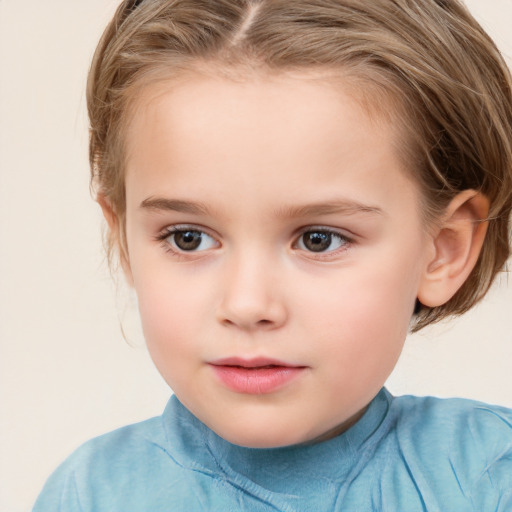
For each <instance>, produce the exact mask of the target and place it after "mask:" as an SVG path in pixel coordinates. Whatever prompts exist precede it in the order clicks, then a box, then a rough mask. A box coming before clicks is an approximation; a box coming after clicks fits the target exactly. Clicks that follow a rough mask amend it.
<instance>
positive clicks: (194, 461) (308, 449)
mask: <svg viewBox="0 0 512 512" xmlns="http://www.w3.org/2000/svg"><path fill="white" fill-rule="evenodd" d="M391 400H392V396H391V395H390V394H389V392H388V391H387V390H386V389H384V388H383V389H382V390H381V391H380V392H379V393H378V394H377V396H376V397H375V398H374V399H373V400H372V402H371V403H370V404H369V406H368V409H367V410H366V412H365V413H364V415H363V416H362V417H361V419H360V420H359V421H358V422H357V423H355V424H354V425H353V426H352V427H350V428H349V429H348V430H346V431H345V432H343V433H342V434H340V435H338V436H337V437H335V438H333V439H329V440H327V441H322V442H319V443H315V444H303V445H292V446H286V447H280V448H246V447H242V446H237V445H234V444H232V443H229V442H228V441H226V440H224V439H222V438H221V437H219V436H218V435H217V434H215V433H214V432H213V431H212V430H210V429H209V428H208V427H207V426H206V425H204V424H203V423H202V422H201V421H199V420H198V419H197V418H196V417H195V416H193V415H192V414H191V413H190V412H189V411H188V410H187V409H186V408H185V407H184V406H183V405H182V404H181V403H180V402H179V401H178V399H177V398H176V397H175V396H173V397H172V398H171V400H170V401H169V404H168V405H167V407H166V409H165V411H164V414H163V421H164V428H165V431H166V435H167V441H168V446H167V447H166V450H167V451H168V452H169V454H170V455H171V456H172V457H173V458H174V459H175V460H176V461H177V462H178V463H179V464H180V465H183V466H184V467H188V468H189V469H191V470H196V471H202V472H206V473H210V472H211V474H212V475H217V476H221V477H222V478H224V479H226V480H229V481H231V482H232V483H233V484H235V485H238V486H242V487H243V488H246V489H248V491H251V488H253V490H254V489H256V488H259V489H265V490H266V491H268V492H271V493H280V494H286V495H288V496H293V497H298V496H308V495H309V494H308V493H309V491H308V487H309V486H313V487H314V489H315V493H318V492H319V489H320V490H321V489H322V488H324V487H325V491H326V492H328V489H329V488H330V487H332V486H336V487H337V488H339V486H340V484H341V483H342V482H343V481H344V480H345V478H346V476H347V475H348V474H349V472H350V471H351V470H353V469H354V468H355V467H356V466H358V465H361V464H365V463H366V457H365V455H364V448H365V444H366V443H367V442H368V441H369V439H370V438H372V443H371V444H372V446H373V445H374V444H375V443H374V442H373V441H376V439H375V438H376V437H379V438H380V435H379V434H378V431H379V429H380V430H381V431H382V432H381V435H382V434H383V433H384V431H386V430H387V429H386V428H381V427H383V426H384V423H385V419H386V413H387V412H388V410H389V406H390V403H391Z"/></svg>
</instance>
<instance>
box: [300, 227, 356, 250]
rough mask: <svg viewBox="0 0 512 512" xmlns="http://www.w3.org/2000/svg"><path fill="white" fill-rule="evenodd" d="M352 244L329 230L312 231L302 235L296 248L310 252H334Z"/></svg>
mask: <svg viewBox="0 0 512 512" xmlns="http://www.w3.org/2000/svg"><path fill="white" fill-rule="evenodd" d="M349 243H350V240H349V239H348V238H347V237H345V236H343V235H342V234H341V233H337V232H336V231H331V230H329V229H310V230H308V231H305V232H304V233H302V234H301V235H300V237H299V239H298V240H297V242H296V247H297V248H298V249H301V250H303V251H309V252H334V251H336V250H337V249H340V248H342V247H343V246H345V245H347V244H349Z"/></svg>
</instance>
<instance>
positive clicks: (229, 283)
mask: <svg viewBox="0 0 512 512" xmlns="http://www.w3.org/2000/svg"><path fill="white" fill-rule="evenodd" d="M143 99H144V101H142V103H141V108H139V109H138V111H137V113H136V114H135V115H134V118H133V120H132V122H131V123H130V128H129V133H128V135H127V148H128V166H127V175H126V191H127V217H126V219H127V220H126V222H127V224H126V230H127V245H128V253H129V271H128V274H129V278H130V279H131V280H132V281H133V284H134V286H135V289H136V292H137V295H138V300H139V307H140V313H141V317H142V324H143V328H144V333H145V336H146V341H147V345H148V347H149V351H150V353H151V356H152V358H153V360H154V362H155V364H156V366H157V367H158V369H159V371H160V372H161V374H162V375H163V377H164V378H165V380H166V381H167V382H168V383H169V385H170V386H171V388H172V389H173V390H174V391H175V393H176V394H177V396H178V397H179V398H180V400H181V401H182V403H183V404H184V405H185V406H186V407H188V408H189V409H190V410H191V411H192V412H193V413H194V414H195V415H196V416H197V417H198V418H199V419H201V420H202V421H203V422H204V423H206V424H207V425H208V426H209V427H210V428H212V429H213V430H214V431H216V432H217V433H218V434H219V435H221V436H222V437H224V438H225V439H227V440H228V441H231V442H233V443H236V444H242V445H246V446H254V447H264V446H266V447H270V446H279V445H287V444H295V443H301V442H307V441H311V440H315V439H325V438H328V437H330V436H333V435H335V434H336V433H338V432H340V431H343V430H344V429H346V428H347V427H348V426H349V425H350V424H351V423H352V422H354V421H355V420H356V419H357V418H358V417H359V416H360V415H361V414H362V412H364V409H365V406H366V405H367V404H368V402H369V401H370V400H371V399H372V398H373V397H374V395H375V394H376V393H377V392H378V390H379V389H380V388H381V386H382V385H383V384H384V382H385V380H386V378H387V377H388V375H389V374H390V372H391V371H392V369H393V367H394V365H395V363H396V361H397V358H398V356H399V354H400V351H401V349H402V345H403V343H404V339H405V336H406V333H407V330H408V325H409V321H410V318H411V315H412V311H413V308H414V303H415V298H416V296H417V292H418V287H419V286H420V282H421V279H422V274H423V272H424V269H425V267H426V265H427V263H426V262H427V260H428V253H429V248H430V247H431V243H430V244H429V239H428V236H427V235H426V234H425V232H426V230H425V229H424V228H425V226H424V225H423V223H422V219H421V212H420V206H419V205H420V200H419V197H420V194H419V191H418V189H417V187H416V186H415V185H414V184H413V183H412V181H411V180H410V179H409V178H408V177H407V173H406V172H405V171H404V170H403V169H402V167H401V163H400V161H399V158H398V156H397V153H396V151H395V148H394V142H395V137H396V135H397V134H396V133H395V131H394V130H393V127H392V126H389V125H387V124H385V123H384V122H377V121H376V120H373V121H371V120H370V119H369V117H368V116H367V114H366V113H365V111H364V110H362V109H361V108H360V107H359V105H358V103H357V102H356V101H355V100H354V99H352V98H351V97H350V96H349V95H347V94H345V93H344V92H343V91H342V90H340V87H339V86H338V87H334V86H329V85H328V84H327V83H323V82H322V83H321V82H318V81H317V82H314V81H312V80H306V79H304V78H302V79H300V78H292V77H280V78H273V79H270V78H261V80H258V81H257V80H254V81H247V82H246V83H236V82H234V81H229V80H227V79H221V78H213V77H212V78H208V77H205V76H201V77H200V76H197V77H196V78H191V79H189V80H188V81H186V82H184V83H181V84H178V85H176V84H174V85H169V86H168V88H167V89H165V88H164V89H162V87H160V88H159V89H158V90H156V89H155V90H147V91H146V93H145V95H144V98H143Z"/></svg>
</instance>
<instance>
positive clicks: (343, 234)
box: [292, 225, 355, 260]
mask: <svg viewBox="0 0 512 512" xmlns="http://www.w3.org/2000/svg"><path fill="white" fill-rule="evenodd" d="M311 232H313V233H314V232H320V233H328V234H330V235H333V236H336V237H339V238H340V239H342V240H344V241H345V243H343V244H342V245H341V247H338V248H336V249H333V250H330V251H318V252H315V251H309V250H307V249H302V248H300V247H298V243H299V241H300V239H301V237H302V236H303V235H304V234H305V233H311ZM348 233H350V232H348ZM348 233H347V230H345V229H339V228H333V227H330V226H321V225H320V226H306V227H303V228H301V229H300V230H299V231H298V233H297V234H296V236H295V237H294V242H293V244H292V248H293V249H295V250H297V251H300V252H301V253H302V254H304V255H305V257H307V258H310V259H315V260H322V259H323V260H327V259H330V258H334V257H336V256H337V255H339V254H340V253H343V252H345V251H347V250H348V249H349V248H350V247H351V246H352V245H353V244H354V243H355V235H354V234H352V233H350V234H348Z"/></svg>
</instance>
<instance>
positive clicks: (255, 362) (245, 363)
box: [210, 357, 302, 368]
mask: <svg viewBox="0 0 512 512" xmlns="http://www.w3.org/2000/svg"><path fill="white" fill-rule="evenodd" d="M210 364H212V365H214V366H239V367H241V368H262V367H266V366H281V367H283V366H284V367H289V368H301V367H302V365H296V364H290V363H286V362H284V361H279V360H278V359H272V358H268V357H254V358H251V359H245V358H243V357H226V358H223V359H216V360H215V361H210Z"/></svg>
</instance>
